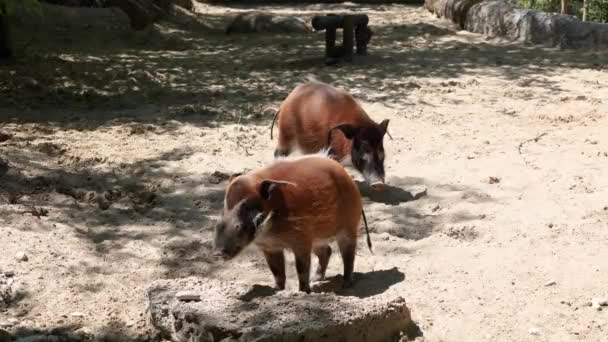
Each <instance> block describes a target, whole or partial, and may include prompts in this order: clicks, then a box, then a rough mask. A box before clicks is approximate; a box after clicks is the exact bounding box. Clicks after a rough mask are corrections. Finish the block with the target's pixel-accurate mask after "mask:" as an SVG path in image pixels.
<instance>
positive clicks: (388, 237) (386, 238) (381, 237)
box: [380, 232, 391, 241]
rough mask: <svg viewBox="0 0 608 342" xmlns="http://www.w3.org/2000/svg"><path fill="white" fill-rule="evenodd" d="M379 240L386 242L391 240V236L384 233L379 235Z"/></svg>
mask: <svg viewBox="0 0 608 342" xmlns="http://www.w3.org/2000/svg"><path fill="white" fill-rule="evenodd" d="M380 239H382V240H384V241H388V240H390V239H391V234H389V233H386V232H384V233H382V234H380Z"/></svg>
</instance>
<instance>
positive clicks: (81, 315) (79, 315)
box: [70, 312, 84, 318]
mask: <svg viewBox="0 0 608 342" xmlns="http://www.w3.org/2000/svg"><path fill="white" fill-rule="evenodd" d="M70 316H72V317H75V318H82V317H84V314H83V313H82V312H72V314H70Z"/></svg>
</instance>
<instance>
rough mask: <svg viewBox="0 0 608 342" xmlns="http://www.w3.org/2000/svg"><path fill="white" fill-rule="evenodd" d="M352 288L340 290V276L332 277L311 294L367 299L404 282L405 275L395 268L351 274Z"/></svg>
mask: <svg viewBox="0 0 608 342" xmlns="http://www.w3.org/2000/svg"><path fill="white" fill-rule="evenodd" d="M353 276H354V283H353V287H352V288H349V289H343V288H342V276H341V275H338V276H333V277H330V278H327V279H326V280H324V281H322V282H320V283H318V284H315V285H313V286H312V287H311V289H312V291H313V292H333V293H335V294H337V295H339V296H354V297H357V298H367V297H372V296H376V295H379V294H382V293H384V292H385V291H386V290H388V289H389V288H390V287H392V286H393V285H397V284H398V283H400V282H402V281H405V274H403V272H401V271H399V269H398V268H397V267H393V268H391V269H388V270H380V271H370V272H366V273H360V272H355V273H353Z"/></svg>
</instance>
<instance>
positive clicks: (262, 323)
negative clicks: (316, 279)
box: [146, 277, 415, 342]
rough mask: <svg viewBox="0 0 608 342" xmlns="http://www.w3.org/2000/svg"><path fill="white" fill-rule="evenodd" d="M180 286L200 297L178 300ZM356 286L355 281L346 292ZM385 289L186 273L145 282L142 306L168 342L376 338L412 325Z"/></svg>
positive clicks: (371, 341)
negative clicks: (306, 288)
mask: <svg viewBox="0 0 608 342" xmlns="http://www.w3.org/2000/svg"><path fill="white" fill-rule="evenodd" d="M313 288H314V287H313ZM184 289H186V290H187V291H194V292H197V293H200V294H201V301H199V302H183V301H179V300H177V299H176V298H175V294H176V293H177V292H180V291H184ZM356 289H357V284H356V283H355V286H354V288H353V289H351V290H349V291H356ZM389 293H390V291H387V292H383V293H379V294H367V297H365V298H359V297H357V296H339V295H336V294H335V293H332V292H327V293H314V292H313V293H311V294H305V293H302V292H296V291H295V290H291V291H289V290H286V291H279V292H276V291H274V290H273V289H272V288H270V287H268V286H259V285H258V286H256V287H252V286H251V285H250V284H238V283H234V282H230V283H227V282H222V281H220V280H217V279H211V278H194V277H191V278H185V279H173V280H170V279H165V280H158V281H155V282H154V283H152V284H151V285H149V286H148V287H147V288H146V308H147V312H148V313H149V315H150V322H151V323H152V324H153V325H154V326H155V327H156V328H157V329H159V330H160V331H161V333H162V334H165V335H166V336H168V337H169V336H170V338H171V340H172V341H192V340H196V341H219V340H223V341H229V340H230V341H236V340H238V341H253V340H255V341H266V340H273V341H274V340H280V341H285V342H291V341H303V340H305V341H334V340H336V341H349V342H376V341H387V340H389V339H390V338H392V337H395V336H399V334H400V333H401V332H403V331H405V330H408V329H409V328H411V327H412V326H413V323H412V321H411V318H410V312H409V309H408V308H407V306H406V303H405V300H404V299H403V298H401V297H398V296H396V295H394V294H389ZM414 326H415V325H414ZM408 331H410V330H408Z"/></svg>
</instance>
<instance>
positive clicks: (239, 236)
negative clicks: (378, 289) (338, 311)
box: [214, 155, 362, 292]
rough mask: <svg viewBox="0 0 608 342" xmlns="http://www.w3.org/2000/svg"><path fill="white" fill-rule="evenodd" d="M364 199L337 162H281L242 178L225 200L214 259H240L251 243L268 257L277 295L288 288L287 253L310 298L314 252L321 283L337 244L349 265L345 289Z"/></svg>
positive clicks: (312, 158) (320, 158) (314, 157)
mask: <svg viewBox="0 0 608 342" xmlns="http://www.w3.org/2000/svg"><path fill="white" fill-rule="evenodd" d="M361 212H362V204H361V195H360V194H359V190H358V188H357V186H356V185H355V183H354V182H353V180H352V179H351V177H350V176H349V175H348V173H347V172H346V171H345V169H344V168H343V167H342V165H340V164H339V163H338V162H336V161H334V160H332V159H330V158H328V157H327V156H323V155H306V156H302V157H298V158H291V159H290V158H286V159H277V160H275V161H274V163H273V164H271V165H269V166H266V167H263V168H260V169H257V170H253V171H251V172H249V173H247V174H244V175H241V176H237V177H236V178H233V179H232V180H231V181H230V184H229V185H228V188H227V189H226V196H225V198H224V210H223V216H222V220H221V222H220V223H219V224H218V226H217V227H216V230H215V239H214V245H215V246H214V247H215V255H216V256H221V257H223V258H224V259H231V258H233V257H235V256H236V255H237V254H238V253H239V252H240V251H241V250H243V248H244V247H246V246H247V245H249V244H250V243H252V242H253V243H254V244H256V245H257V246H258V247H259V248H260V249H261V250H262V251H263V252H264V256H265V257H266V261H267V262H268V266H269V267H270V270H271V271H272V274H273V275H274V279H275V284H276V287H277V288H278V289H281V290H282V289H284V288H285V258H284V255H283V250H284V249H289V250H291V251H292V252H293V253H294V255H295V259H296V269H297V272H298V280H299V285H300V286H299V288H300V291H304V292H310V286H309V281H310V279H309V272H310V258H311V252H312V253H314V254H315V255H316V256H317V257H318V258H319V267H318V268H317V271H316V276H315V279H316V280H321V279H323V278H324V277H325V271H326V269H327V264H328V262H329V258H330V256H331V253H332V251H331V247H330V246H329V244H328V243H329V242H330V241H331V240H333V239H334V238H335V239H336V240H337V243H338V247H339V249H340V254H341V255H342V260H343V263H344V275H343V277H344V278H343V279H344V283H343V286H345V287H348V286H350V285H351V283H352V274H353V267H354V260H355V249H356V247H357V232H358V228H359V220H360V217H361Z"/></svg>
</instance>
